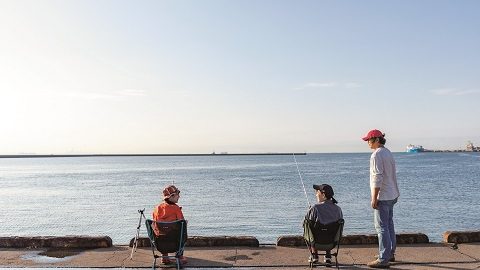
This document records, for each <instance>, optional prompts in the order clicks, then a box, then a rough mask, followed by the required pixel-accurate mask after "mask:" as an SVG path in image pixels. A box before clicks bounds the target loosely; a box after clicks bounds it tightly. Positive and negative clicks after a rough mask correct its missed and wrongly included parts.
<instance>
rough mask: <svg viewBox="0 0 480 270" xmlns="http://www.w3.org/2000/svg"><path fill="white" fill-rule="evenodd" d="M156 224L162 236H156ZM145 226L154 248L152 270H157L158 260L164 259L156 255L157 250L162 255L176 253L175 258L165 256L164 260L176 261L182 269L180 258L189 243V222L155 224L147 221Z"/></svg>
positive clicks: (178, 267) (178, 221)
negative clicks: (186, 243)
mask: <svg viewBox="0 0 480 270" xmlns="http://www.w3.org/2000/svg"><path fill="white" fill-rule="evenodd" d="M154 223H156V224H157V228H158V231H159V232H160V235H155V233H154V229H153V226H154ZM145 225H146V227H147V233H148V238H149V239H150V243H151V246H152V253H153V266H152V268H153V269H155V264H156V262H157V258H160V257H162V256H158V255H156V254H155V250H158V251H159V252H160V253H175V255H174V256H163V258H167V259H170V258H172V259H175V262H176V266H177V269H180V267H181V264H180V256H182V255H183V251H184V248H185V242H186V241H187V222H186V221H185V220H177V221H172V222H155V221H153V220H150V219H147V220H146V221H145Z"/></svg>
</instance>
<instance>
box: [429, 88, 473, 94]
mask: <svg viewBox="0 0 480 270" xmlns="http://www.w3.org/2000/svg"><path fill="white" fill-rule="evenodd" d="M430 92H432V93H433V94H435V95H439V96H464V95H471V94H479V93H480V89H466V90H462V89H456V88H439V89H433V90H430Z"/></svg>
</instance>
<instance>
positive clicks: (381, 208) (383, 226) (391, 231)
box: [373, 199, 397, 262]
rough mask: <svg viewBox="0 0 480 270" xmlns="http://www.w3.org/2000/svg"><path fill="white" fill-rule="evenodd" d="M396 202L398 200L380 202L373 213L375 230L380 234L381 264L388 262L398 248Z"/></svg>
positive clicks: (379, 254)
mask: <svg viewBox="0 0 480 270" xmlns="http://www.w3.org/2000/svg"><path fill="white" fill-rule="evenodd" d="M396 202H397V199H395V200H390V201H378V204H377V209H374V211H373V217H374V223H375V229H376V230H377V234H378V259H379V260H380V261H381V262H388V260H389V259H390V258H391V257H392V256H393V254H395V249H396V248H397V238H396V236H395V227H394V225H393V206H394V205H395V203H396Z"/></svg>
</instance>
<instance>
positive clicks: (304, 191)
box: [293, 153, 312, 208]
mask: <svg viewBox="0 0 480 270" xmlns="http://www.w3.org/2000/svg"><path fill="white" fill-rule="evenodd" d="M293 160H294V161H295V165H296V166H297V172H298V176H300V181H301V182H302V187H303V193H305V198H307V205H308V208H311V207H312V205H311V204H310V200H309V199H308V195H307V190H306V189H305V184H304V183H303V178H302V174H301V173H300V169H299V168H298V163H297V158H295V153H293Z"/></svg>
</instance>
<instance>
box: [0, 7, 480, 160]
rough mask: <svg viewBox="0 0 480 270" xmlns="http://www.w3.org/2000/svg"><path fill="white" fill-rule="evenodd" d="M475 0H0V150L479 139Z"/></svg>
mask: <svg viewBox="0 0 480 270" xmlns="http://www.w3.org/2000/svg"><path fill="white" fill-rule="evenodd" d="M479 10H480V1H468V0H464V1H456V0H451V1H447V0H432V1H428V0H421V1H418V0H415V1H413V0H411V1H380V0H379V1H368V0H367V1H353V0H352V1H333V0H331V1H323V0H318V1H317V0H316V1H302V0H298V1H277V0H275V1H270V0H262V1H257V0H242V1H239V0H238V1H236V0H231V1H226V0H215V1H214V0H202V1H196V0H191V1H186V0H185V1H182V0H171V1H161V0H159V1H141V0H139V1H117V0H115V1H113V0H112V1H108V0H103V1H96V0H95V1H88V0H78V1H76V0H65V1H63V0H57V1H49V0H31V1H26V0H0V125H1V130H0V154H25V153H30V154H31V153H35V154H92V153H96V154H121V153H125V154H134V153H211V152H214V151H215V152H218V153H219V152H229V153H252V152H262V153H263V152H307V153H313V152H369V151H370V149H368V146H367V145H366V143H365V142H363V141H362V140H361V139H360V138H361V137H362V136H363V135H365V134H366V133H367V132H368V131H369V130H370V129H379V130H381V131H382V132H384V133H385V134H386V139H387V143H386V146H387V147H388V148H390V149H391V150H392V151H397V152H402V151H405V147H406V146H407V145H408V144H418V145H423V146H424V147H425V148H427V149H464V148H465V145H466V143H467V142H468V141H472V142H473V143H474V145H480V124H479V116H480V106H479V102H480V53H479V51H480V50H479V48H480V16H478V11H479Z"/></svg>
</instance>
